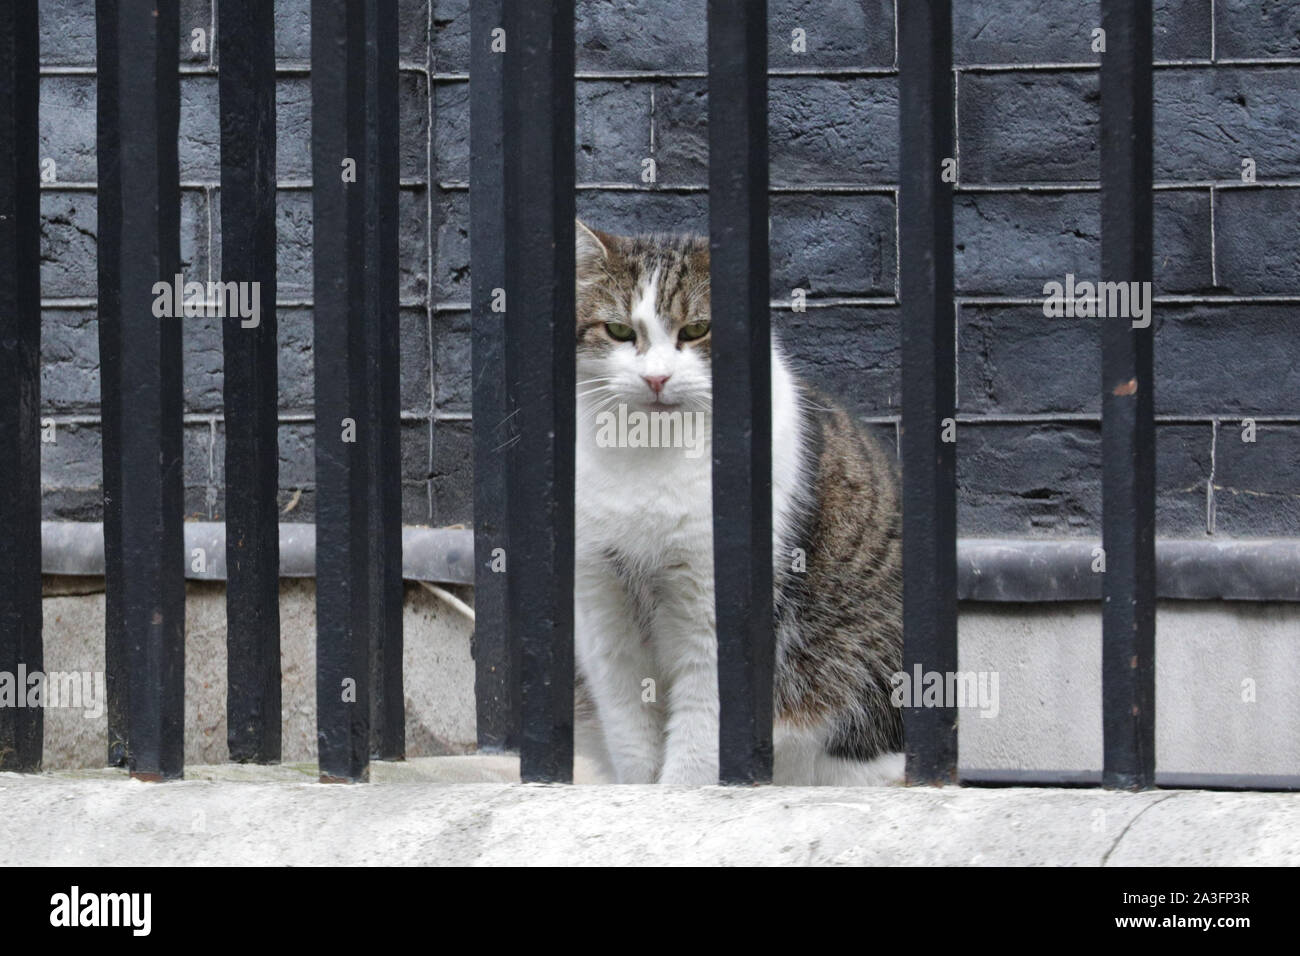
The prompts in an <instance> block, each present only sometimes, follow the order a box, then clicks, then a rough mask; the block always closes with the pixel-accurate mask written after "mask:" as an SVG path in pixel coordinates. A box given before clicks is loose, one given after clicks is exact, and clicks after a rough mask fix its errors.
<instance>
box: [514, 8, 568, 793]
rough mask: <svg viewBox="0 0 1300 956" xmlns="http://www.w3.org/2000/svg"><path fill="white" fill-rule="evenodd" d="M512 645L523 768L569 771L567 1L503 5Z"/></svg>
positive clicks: (526, 774)
mask: <svg viewBox="0 0 1300 956" xmlns="http://www.w3.org/2000/svg"><path fill="white" fill-rule="evenodd" d="M505 12H506V25H505V31H506V33H505V42H506V44H507V49H506V53H505V57H506V64H505V89H506V104H507V106H506V110H507V112H506V122H505V142H504V147H505V148H504V150H503V152H504V154H505V180H506V206H505V209H506V231H505V236H506V319H505V321H506V375H507V381H508V382H509V384H510V389H511V394H510V405H511V408H512V409H513V420H512V424H513V428H514V431H515V432H516V434H517V436H518V437H517V440H515V441H514V443H513V445H512V446H511V448H510V454H509V462H508V466H507V475H508V477H507V482H508V485H507V487H508V491H509V506H508V515H509V528H508V532H507V533H508V537H509V541H510V554H509V565H508V570H507V575H508V582H507V587H508V588H509V604H510V607H509V611H508V615H507V617H508V621H509V626H510V639H511V641H513V642H516V643H517V646H518V647H519V648H520V714H521V719H522V727H521V731H520V753H519V757H520V774H521V776H522V777H523V779H524V780H525V781H571V780H572V779H573V492H574V475H573V463H574V457H573V456H574V434H575V423H574V402H575V394H574V391H575V380H574V349H575V348H576V344H575V330H574V324H575V319H574V311H573V310H574V288H573V286H574V248H573V243H574V218H573V217H574V194H573V187H574V156H573V150H574V128H573V122H574V105H573V70H574V48H573V0H506V5H505Z"/></svg>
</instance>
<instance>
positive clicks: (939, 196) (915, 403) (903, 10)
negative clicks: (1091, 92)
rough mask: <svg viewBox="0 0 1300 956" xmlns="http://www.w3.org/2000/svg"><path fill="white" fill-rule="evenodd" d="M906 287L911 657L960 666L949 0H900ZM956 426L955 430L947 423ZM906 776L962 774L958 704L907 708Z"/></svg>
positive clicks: (943, 668) (944, 778)
mask: <svg viewBox="0 0 1300 956" xmlns="http://www.w3.org/2000/svg"><path fill="white" fill-rule="evenodd" d="M898 67H899V77H898V85H899V108H898V113H899V164H898V165H899V197H898V202H899V213H898V221H899V256H898V261H899V295H900V305H901V312H902V337H903V345H902V347H903V434H902V450H903V669H904V671H905V672H906V673H908V674H913V673H916V671H917V669H918V668H919V669H920V672H921V673H927V672H931V671H937V672H939V673H940V674H947V673H953V672H955V671H956V670H957V481H956V447H957V446H956V444H955V443H954V442H952V441H945V440H944V437H945V436H944V433H945V431H946V428H945V419H947V420H949V421H953V420H955V415H956V376H955V368H954V364H955V355H956V350H955V346H954V336H955V334H956V332H955V323H954V319H953V252H952V190H951V188H950V185H949V184H948V183H945V182H944V181H943V168H944V161H945V160H948V159H951V158H953V125H952V124H953V114H952V9H951V3H950V0H908V2H907V3H900V4H899V5H898ZM949 437H951V433H950V434H949ZM903 735H904V741H905V749H906V752H907V780H908V782H909V783H913V784H946V783H955V782H956V779H957V711H956V709H955V708H953V707H920V706H915V707H908V708H906V709H905V710H904V711H903Z"/></svg>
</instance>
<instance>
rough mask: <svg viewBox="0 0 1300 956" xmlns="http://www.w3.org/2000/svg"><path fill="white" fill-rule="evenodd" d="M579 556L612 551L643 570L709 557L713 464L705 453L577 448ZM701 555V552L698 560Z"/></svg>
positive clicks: (648, 449) (576, 504) (657, 449)
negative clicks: (664, 564)
mask: <svg viewBox="0 0 1300 956" xmlns="http://www.w3.org/2000/svg"><path fill="white" fill-rule="evenodd" d="M577 452H578V454H577V474H576V483H577V495H576V501H575V506H576V507H575V510H576V512H577V515H576V517H577V527H576V537H577V547H578V559H579V560H582V559H583V558H584V556H592V557H598V556H601V555H604V554H607V553H608V552H610V551H615V552H618V553H620V554H623V555H627V556H630V557H634V558H635V559H636V560H637V562H638V563H642V564H643V565H647V566H650V567H653V566H655V565H656V564H660V563H662V562H671V563H676V562H679V561H681V560H682V558H683V556H686V555H690V556H691V557H692V558H693V559H697V558H698V557H701V556H704V557H706V559H708V558H711V557H712V547H711V542H712V511H713V498H712V465H711V459H710V456H709V454H708V452H707V451H705V452H704V453H703V454H700V455H698V456H696V457H687V456H686V455H685V453H684V452H683V450H682V449H663V448H644V449H635V448H596V447H590V446H588V447H586V448H584V447H583V446H582V445H581V444H580V445H579V447H578V449H577ZM701 552H703V554H702V555H701Z"/></svg>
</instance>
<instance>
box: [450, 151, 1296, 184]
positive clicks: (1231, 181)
mask: <svg viewBox="0 0 1300 956" xmlns="http://www.w3.org/2000/svg"><path fill="white" fill-rule="evenodd" d="M954 142H955V141H954ZM954 151H955V150H954ZM958 168H959V169H960V164H959V166H958ZM437 188H438V189H439V190H440V191H441V192H448V193H451V192H467V191H468V190H469V182H468V181H467V180H464V179H449V180H444V181H442V182H439V183H437ZM575 188H576V190H577V191H578V192H611V193H613V192H641V193H677V194H695V193H706V194H707V193H708V191H709V187H708V185H706V184H703V183H677V184H672V183H669V184H664V183H656V184H655V185H654V186H648V185H643V184H641V183H631V182H629V183H620V182H585V183H578V184H577V185H576V187H575ZM1152 188H1153V189H1154V190H1155V191H1156V192H1181V191H1186V192H1192V191H1196V190H1211V189H1215V190H1231V191H1243V192H1248V191H1251V190H1262V189H1300V176H1297V178H1295V179H1269V180H1257V181H1256V182H1253V183H1243V182H1240V181H1239V180H1234V179H1223V180H1217V179H1189V180H1176V179H1171V180H1162V181H1160V182H1157V183H1154V184H1153V186H1152ZM1100 191H1101V184H1100V183H1099V182H1097V181H1095V180H1073V181H1070V182H1059V183H1058V182H1014V183H958V184H957V186H956V188H955V189H954V190H953V192H954V193H956V194H957V195H981V194H1003V193H1007V194H1012V193H1039V192H1046V193H1095V192H1100ZM768 193H769V194H775V195H799V196H802V195H834V194H847V195H881V196H892V195H896V194H897V193H898V184H897V183H893V182H885V183H836V182H824V183H773V184H771V185H770V186H769V187H768Z"/></svg>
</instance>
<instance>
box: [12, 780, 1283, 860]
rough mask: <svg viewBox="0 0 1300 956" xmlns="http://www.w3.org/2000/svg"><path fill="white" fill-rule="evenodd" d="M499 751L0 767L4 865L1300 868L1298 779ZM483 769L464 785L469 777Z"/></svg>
mask: <svg viewBox="0 0 1300 956" xmlns="http://www.w3.org/2000/svg"><path fill="white" fill-rule="evenodd" d="M517 773H518V764H517V761H515V760H514V759H513V758H510V757H504V756H482V755H480V756H470V757H435V758H425V759H420V760H412V761H408V762H407V763H405V764H375V765H373V769H372V779H373V780H374V781H375V782H373V783H371V784H369V785H357V786H345V785H322V784H318V783H316V782H315V768H314V767H312V766H311V765H307V764H301V765H286V766H280V767H270V768H264V767H249V766H220V767H193V768H189V769H188V770H187V774H188V779H186V780H185V781H181V782H176V783H167V784H143V783H138V782H135V781H131V780H128V779H126V778H125V777H124V775H123V774H122V773H120V772H118V771H107V770H104V771H76V772H66V773H56V774H42V775H37V776H19V775H16V774H0V865H6V866H8V865H15V864H25V865H39V864H72V865H101V864H118V865H134V864H141V865H147V864H160V863H162V864H180V865H227V864H292V865H297V866H312V865H340V864H388V865H392V864H453V865H468V864H614V865H617V864H630V865H636V864H647V865H665V864H697V865H716V864H750V865H769V864H787V865H806V864H831V865H836V864H839V865H844V864H849V865H854V864H904V865H921V866H939V865H951V864H958V865H961V864H987V865H1023V864H1046V865H1084V866H1096V865H1111V866H1115V865H1216V864H1224V865H1227V864H1235V865H1243V864H1244V865H1256V864H1271V865H1280V864H1281V865H1284V864H1291V865H1297V864H1300V795H1298V794H1281V793H1212V792H1202V791H1155V792H1149V793H1139V794H1130V793H1111V792H1105V791H1097V790H1031V789H1023V790H1015V789H1010V790H983V789H952V788H950V789H944V790H929V789H901V788H899V789H877V788H858V789H849V788H789V787H779V788H778V787H759V788H722V787H705V788H701V789H686V788H676V787H612V786H536V785H531V786H524V785H520V784H518V783H511V782H508V781H511V780H515V779H517ZM471 781H478V782H471Z"/></svg>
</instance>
